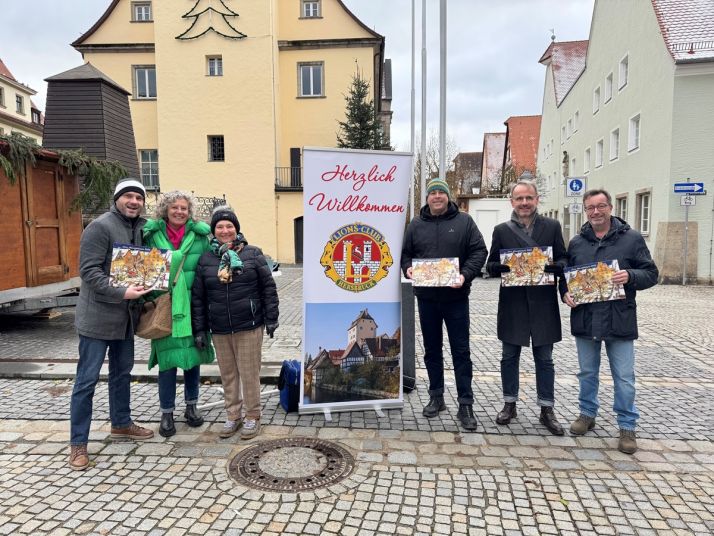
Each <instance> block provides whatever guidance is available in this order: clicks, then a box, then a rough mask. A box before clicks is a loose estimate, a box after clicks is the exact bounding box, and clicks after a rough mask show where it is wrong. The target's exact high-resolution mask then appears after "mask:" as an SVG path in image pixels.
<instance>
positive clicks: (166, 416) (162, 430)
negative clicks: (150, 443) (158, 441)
mask: <svg viewBox="0 0 714 536" xmlns="http://www.w3.org/2000/svg"><path fill="white" fill-rule="evenodd" d="M175 434H176V426H175V425H174V414H173V412H171V411H167V412H165V413H162V414H161V424H160V425H159V435H160V436H161V437H171V436H172V435H175Z"/></svg>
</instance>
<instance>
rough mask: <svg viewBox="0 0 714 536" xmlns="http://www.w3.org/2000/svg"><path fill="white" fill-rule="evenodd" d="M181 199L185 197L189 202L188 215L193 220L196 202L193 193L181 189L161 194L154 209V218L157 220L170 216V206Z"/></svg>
mask: <svg viewBox="0 0 714 536" xmlns="http://www.w3.org/2000/svg"><path fill="white" fill-rule="evenodd" d="M179 199H185V200H186V202H188V217H189V218H190V219H192V220H193V219H194V207H195V206H196V202H195V200H194V199H193V195H191V194H190V193H188V192H182V191H181V190H173V191H171V192H166V193H165V194H161V198H160V199H159V202H158V203H157V204H156V208H155V209H154V218H156V219H157V220H158V219H162V220H167V219H168V217H169V207H170V206H171V205H173V204H174V203H175V202H176V201H178V200H179Z"/></svg>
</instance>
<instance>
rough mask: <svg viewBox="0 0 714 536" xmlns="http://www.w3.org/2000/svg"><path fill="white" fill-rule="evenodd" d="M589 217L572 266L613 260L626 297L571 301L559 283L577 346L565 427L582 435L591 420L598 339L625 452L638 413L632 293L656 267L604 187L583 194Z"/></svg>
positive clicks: (573, 249)
mask: <svg viewBox="0 0 714 536" xmlns="http://www.w3.org/2000/svg"><path fill="white" fill-rule="evenodd" d="M583 206H584V207H585V213H586V214H587V218H588V221H587V223H586V224H585V225H583V227H582V229H581V231H580V234H579V235H578V236H576V237H574V238H573V239H572V240H571V241H570V244H569V246H568V258H569V264H570V265H571V266H578V265H582V264H589V263H593V262H597V261H612V260H617V262H618V265H619V270H618V271H617V272H615V273H614V274H613V276H612V281H613V283H618V284H622V285H624V289H625V299H624V300H613V301H604V302H595V303H587V304H582V305H576V304H575V302H574V301H573V298H572V296H571V295H570V293H569V292H565V289H564V288H562V287H561V293H562V294H563V300H564V301H565V303H567V304H568V305H569V306H570V307H572V310H571V312H570V331H571V333H572V334H573V336H574V337H575V343H576V345H577V347H578V362H579V364H580V372H578V380H579V382H580V397H579V401H580V416H579V417H578V418H577V420H575V422H573V424H572V425H571V426H570V433H571V434H573V435H583V434H585V433H586V432H587V431H588V430H592V428H593V427H594V426H595V417H596V416H597V412H598V407H599V405H598V400H597V392H598V385H599V378H598V376H599V373H600V350H601V348H602V343H603V341H604V342H605V350H606V352H607V358H608V360H609V361H610V371H611V372H612V379H613V382H614V387H615V399H614V404H613V409H614V410H615V413H617V424H618V426H619V427H620V441H619V443H618V449H619V450H620V451H621V452H624V453H626V454H633V453H634V452H635V451H636V450H637V441H636V437H635V426H636V424H637V419H638V417H639V413H638V412H637V408H636V407H635V345H634V341H635V339H636V338H637V336H638V333H637V304H636V303H635V295H636V294H637V291H638V290H645V289H648V288H650V287H652V286H654V285H655V284H656V283H657V277H658V276H659V272H658V270H657V266H655V263H654V261H653V260H652V257H651V255H650V251H649V249H647V244H646V243H645V241H644V239H643V238H642V235H641V234H640V233H638V232H637V231H635V230H634V229H632V228H630V226H629V225H628V224H627V223H626V222H625V221H624V220H622V219H620V218H617V217H615V216H612V214H611V213H612V198H611V196H610V194H609V193H608V192H607V191H605V190H590V191H588V192H585V194H584V195H583Z"/></svg>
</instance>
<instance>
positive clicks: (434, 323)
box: [417, 298, 474, 404]
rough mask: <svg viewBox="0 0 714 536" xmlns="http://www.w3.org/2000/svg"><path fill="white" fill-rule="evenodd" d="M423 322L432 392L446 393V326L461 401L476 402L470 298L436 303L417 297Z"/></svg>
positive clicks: (425, 353)
mask: <svg viewBox="0 0 714 536" xmlns="http://www.w3.org/2000/svg"><path fill="white" fill-rule="evenodd" d="M417 303H418V304H419V324H420V325H421V333H422V337H423V339H424V364H425V365H426V371H427V373H428V374H429V394H430V395H432V396H437V395H443V394H444V352H443V340H444V335H443V328H442V324H446V332H447V333H448V335H449V345H450V346H451V358H452V360H453V363H454V376H455V378H456V393H457V394H458V401H459V404H473V403H474V393H473V390H472V389H471V380H472V378H473V370H472V365H471V351H470V349H469V324H470V322H469V300H468V298H464V299H462V300H458V301H453V302H434V301H429V300H423V299H421V298H418V299H417Z"/></svg>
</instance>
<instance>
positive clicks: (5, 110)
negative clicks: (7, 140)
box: [0, 59, 43, 145]
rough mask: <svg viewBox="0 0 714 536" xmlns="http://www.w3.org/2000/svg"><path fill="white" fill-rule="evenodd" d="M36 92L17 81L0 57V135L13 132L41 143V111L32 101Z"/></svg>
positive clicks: (7, 134)
mask: <svg viewBox="0 0 714 536" xmlns="http://www.w3.org/2000/svg"><path fill="white" fill-rule="evenodd" d="M35 93H37V92H36V91H35V90H34V89H32V88H31V87H28V86H26V85H25V84H23V83H21V82H18V81H17V80H16V79H15V77H14V76H13V75H12V73H11V72H10V69H8V67H7V66H6V65H5V63H3V61H2V59H0V136H9V135H10V134H12V133H13V132H17V133H19V134H23V135H25V136H28V137H30V138H32V139H33V140H34V141H35V143H37V144H38V145H42V122H43V118H42V112H40V109H39V108H37V106H35V103H34V102H32V96H33V95H34V94H35Z"/></svg>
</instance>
